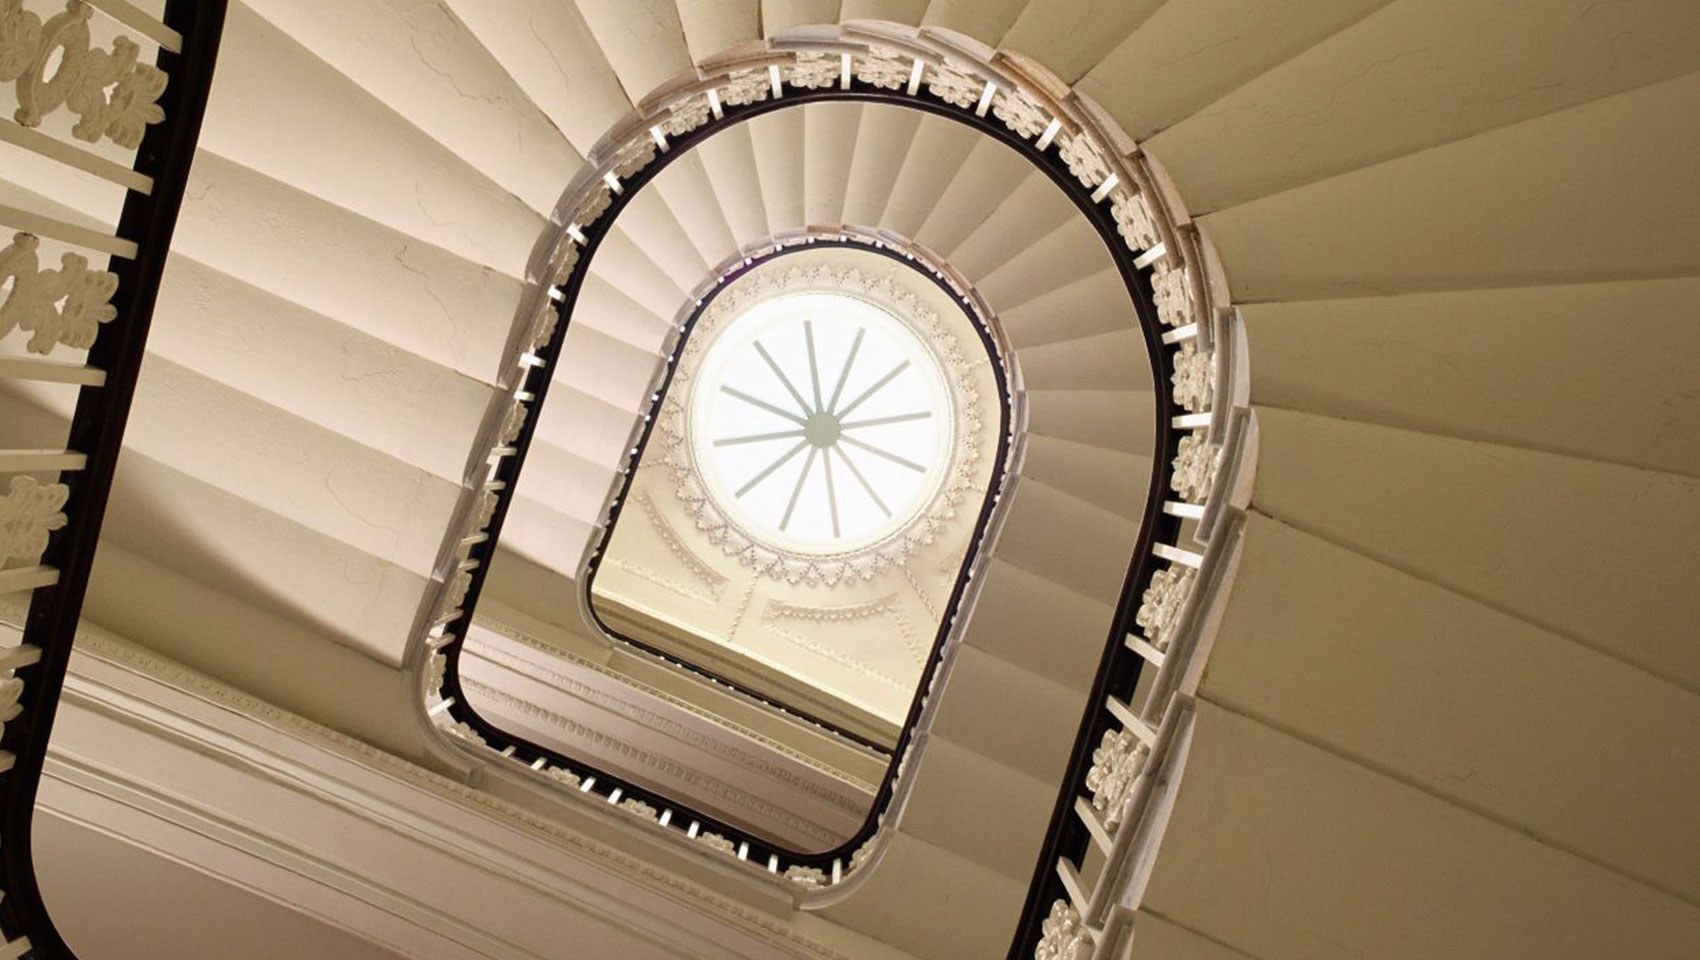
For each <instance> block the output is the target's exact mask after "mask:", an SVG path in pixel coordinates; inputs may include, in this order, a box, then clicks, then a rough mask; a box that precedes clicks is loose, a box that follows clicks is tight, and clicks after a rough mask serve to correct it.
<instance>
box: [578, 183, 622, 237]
mask: <svg viewBox="0 0 1700 960" xmlns="http://www.w3.org/2000/svg"><path fill="white" fill-rule="evenodd" d="M613 203H614V191H612V190H610V189H608V185H607V184H606V183H603V182H601V181H598V182H597V184H596V186H595V187H593V188H592V189H591V190H590V191H589V192H588V193H586V194H585V195H584V197H583V198H581V199H580V200H579V204H578V208H577V209H576V210H574V211H573V214H572V216H571V217H570V218H569V221H570V222H572V223H576V224H578V225H579V226H581V227H588V226H590V225H591V224H593V223H595V222H596V221H597V219H598V218H600V217H601V216H602V215H603V214H604V213H607V212H608V208H609V207H610V206H612V205H613Z"/></svg>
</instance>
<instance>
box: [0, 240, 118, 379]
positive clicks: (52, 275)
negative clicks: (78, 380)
mask: <svg viewBox="0 0 1700 960" xmlns="http://www.w3.org/2000/svg"><path fill="white" fill-rule="evenodd" d="M40 246H41V239H40V238H39V237H36V236H35V235H33V234H28V233H19V234H14V235H13V237H12V242H11V243H9V244H7V245H6V247H5V248H4V249H0V288H5V287H7V281H10V288H9V289H10V292H9V293H7V294H6V297H5V300H4V301H3V302H0V337H3V336H5V335H7V334H9V333H11V332H12V331H13V330H14V329H18V330H23V331H25V332H27V333H29V334H31V336H30V339H29V342H28V343H26V344H25V345H24V346H25V349H27V350H28V351H29V352H31V353H39V354H43V355H45V354H48V353H51V352H52V351H53V348H54V347H57V346H66V347H70V348H72V349H74V350H86V349H88V348H89V347H91V346H93V345H94V341H95V337H96V335H97V334H98V333H99V332H100V325H101V324H103V323H110V322H111V321H112V320H113V319H114V318H115V317H117V316H118V309H117V308H116V307H114V306H113V305H112V295H113V294H115V293H117V292H118V275H117V274H115V273H112V272H110V271H107V270H90V269H89V262H88V259H87V258H86V257H83V256H81V255H79V254H75V253H65V254H63V255H61V256H60V258H59V269H57V270H43V269H42V268H41V261H40V258H39V257H38V255H37V250H38V249H39V248H40Z"/></svg>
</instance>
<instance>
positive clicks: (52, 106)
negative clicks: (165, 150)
mask: <svg viewBox="0 0 1700 960" xmlns="http://www.w3.org/2000/svg"><path fill="white" fill-rule="evenodd" d="M93 15H94V10H93V8H91V7H90V6H89V5H88V4H86V3H83V2H82V0H70V2H69V3H67V4H66V5H65V9H64V10H63V11H62V12H60V13H57V14H55V15H53V16H52V17H50V18H49V19H48V20H47V22H46V23H45V24H44V23H42V21H41V18H40V17H39V16H37V15H36V14H34V13H31V12H30V11H28V10H25V9H24V8H23V0H0V83H12V82H14V81H15V82H16V83H17V94H18V110H17V113H16V114H15V119H16V120H17V121H18V123H19V124H21V125H23V126H26V127H39V126H41V123H42V121H43V120H44V119H45V118H46V117H47V116H48V115H50V114H52V113H54V112H55V111H57V110H59V109H60V108H61V107H65V108H68V109H69V110H70V111H71V112H72V113H73V114H76V116H77V117H78V120H77V122H76V124H74V125H73V126H72V127H71V135H72V136H74V137H76V138H77V139H78V140H83V141H86V142H88V143H99V142H100V141H101V139H102V138H108V139H111V140H112V141H113V142H114V143H116V144H118V145H119V146H121V147H125V148H128V149H131V150H134V149H135V148H136V147H138V146H140V145H141V142H142V133H143V131H145V130H146V129H147V128H148V126H149V125H151V124H155V123H159V122H160V121H162V120H164V119H165V111H164V109H162V108H161V107H160V105H159V98H160V95H161V94H163V93H164V92H165V86H166V83H167V80H168V78H167V77H166V75H165V73H164V72H163V71H161V70H160V69H159V68H157V67H154V66H152V65H150V64H145V63H138V62H137V58H138V57H139V56H140V54H141V48H140V47H138V46H137V45H136V42H135V41H133V40H131V39H130V38H128V37H118V38H117V39H115V40H113V42H112V49H111V50H97V49H93V48H92V47H91V40H90V37H89V25H88V21H89V18H90V17H92V16H93ZM55 51H58V52H59V56H58V58H57V59H58V63H57V66H56V67H55V69H54V70H53V71H52V75H51V77H50V76H49V75H48V64H49V63H51V62H53V61H54V59H55V58H54V56H53V54H54V52H55Z"/></svg>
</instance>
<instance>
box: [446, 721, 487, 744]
mask: <svg viewBox="0 0 1700 960" xmlns="http://www.w3.org/2000/svg"><path fill="white" fill-rule="evenodd" d="M443 729H444V730H447V731H448V732H449V733H451V734H454V735H455V736H457V737H459V738H461V739H462V740H467V741H470V742H472V743H476V744H478V745H479V746H481V747H483V746H488V744H486V743H485V742H484V735H483V734H481V733H479V732H478V731H477V730H474V729H472V725H471V724H469V723H467V722H466V721H464V720H456V721H454V722H453V723H450V724H447V725H445V726H444V727H443Z"/></svg>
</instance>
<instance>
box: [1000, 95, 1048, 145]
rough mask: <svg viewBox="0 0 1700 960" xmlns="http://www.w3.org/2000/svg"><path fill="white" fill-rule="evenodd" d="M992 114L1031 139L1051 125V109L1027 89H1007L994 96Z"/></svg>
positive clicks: (1005, 124)
mask: <svg viewBox="0 0 1700 960" xmlns="http://www.w3.org/2000/svg"><path fill="white" fill-rule="evenodd" d="M992 116H994V117H997V118H998V119H999V120H1002V121H1003V122H1004V126H1006V127H1008V128H1010V129H1011V130H1013V131H1015V132H1016V133H1018V134H1020V135H1021V136H1023V137H1025V138H1027V139H1029V140H1031V139H1033V138H1034V137H1036V136H1038V135H1039V134H1041V133H1044V132H1045V128H1046V127H1048V126H1050V125H1051V114H1050V111H1048V110H1046V109H1045V107H1044V105H1043V104H1041V103H1040V102H1039V101H1038V100H1037V99H1035V98H1034V96H1033V95H1032V94H1030V93H1028V92H1027V91H1025V90H1005V91H1001V92H999V93H998V94H997V95H996V96H993V97H992Z"/></svg>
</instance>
